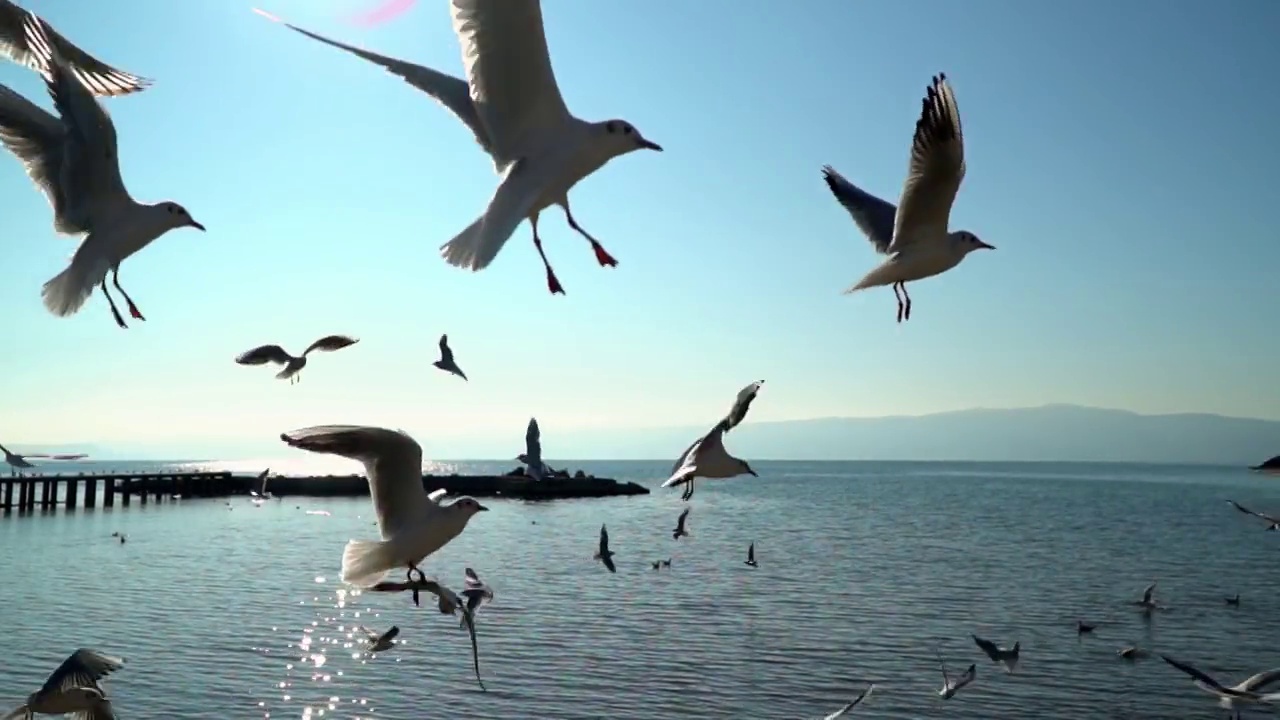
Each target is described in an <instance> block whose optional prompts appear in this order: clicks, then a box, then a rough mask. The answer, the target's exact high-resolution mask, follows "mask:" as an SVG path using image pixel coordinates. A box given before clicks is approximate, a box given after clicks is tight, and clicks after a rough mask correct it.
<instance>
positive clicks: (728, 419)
mask: <svg viewBox="0 0 1280 720" xmlns="http://www.w3.org/2000/svg"><path fill="white" fill-rule="evenodd" d="M763 385H764V381H763V380H757V381H755V382H753V383H751V384H750V385H748V386H746V387H744V388H742V389H741V390H739V391H738V397H737V398H736V399H735V400H734V401H733V407H731V408H729V414H728V415H725V416H724V419H723V420H721V421H720V423H721V424H722V425H724V431H725V432H729V431H730V430H732V429H734V428H736V427H738V423H740V422H742V420H743V418H745V417H746V416H747V411H748V410H750V409H751V401H753V400H755V399H756V395H757V394H759V392H760V388H761V387H762V386H763Z"/></svg>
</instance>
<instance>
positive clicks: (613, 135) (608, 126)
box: [599, 120, 662, 157]
mask: <svg viewBox="0 0 1280 720" xmlns="http://www.w3.org/2000/svg"><path fill="white" fill-rule="evenodd" d="M599 127H600V128H602V129H603V130H604V132H603V133H602V134H601V137H603V138H604V141H603V142H602V146H603V147H605V148H607V149H608V150H609V154H610V156H611V157H617V156H618V155H625V154H627V153H629V152H631V151H632V150H657V151H658V152H662V146H661V145H659V144H658V143H655V142H650V141H648V140H645V139H644V136H643V135H641V134H640V131H639V130H636V128H635V126H634V125H632V124H631V123H629V122H627V121H626V120H607V121H605V122H603V123H601V124H600V125H599Z"/></svg>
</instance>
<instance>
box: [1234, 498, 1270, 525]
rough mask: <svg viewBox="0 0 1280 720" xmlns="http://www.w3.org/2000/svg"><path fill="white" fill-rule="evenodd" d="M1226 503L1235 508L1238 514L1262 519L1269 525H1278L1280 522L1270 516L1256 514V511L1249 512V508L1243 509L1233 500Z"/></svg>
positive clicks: (1243, 507)
mask: <svg viewBox="0 0 1280 720" xmlns="http://www.w3.org/2000/svg"><path fill="white" fill-rule="evenodd" d="M1227 502H1229V503H1231V505H1232V506H1233V507H1235V509H1237V510H1239V511H1240V512H1242V513H1244V514H1246V515H1253V516H1255V517H1260V518H1262V519H1263V520H1266V521H1267V522H1270V523H1280V520H1277V519H1276V518H1273V517H1271V516H1270V515H1264V514H1263V513H1260V512H1258V511H1256V510H1250V509H1249V508H1247V507H1245V506H1243V505H1241V504H1240V503H1238V502H1236V501H1235V500H1228V501H1227Z"/></svg>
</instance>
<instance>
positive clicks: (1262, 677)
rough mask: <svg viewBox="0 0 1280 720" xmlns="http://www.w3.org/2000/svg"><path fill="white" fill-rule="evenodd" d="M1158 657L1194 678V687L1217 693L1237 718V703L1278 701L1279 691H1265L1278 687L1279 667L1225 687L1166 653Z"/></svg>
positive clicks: (1279, 679) (1248, 703) (1249, 703)
mask: <svg viewBox="0 0 1280 720" xmlns="http://www.w3.org/2000/svg"><path fill="white" fill-rule="evenodd" d="M1160 659H1161V660H1164V661H1165V662H1167V663H1169V664H1170V665H1172V666H1174V667H1176V668H1178V669H1179V670H1181V671H1182V672H1184V673H1186V674H1188V675H1190V676H1191V677H1192V678H1194V679H1195V684H1196V687H1198V688H1200V689H1201V690H1204V691H1205V692H1208V693H1213V694H1214V695H1217V696H1218V697H1219V698H1220V699H1221V705H1222V707H1225V708H1227V709H1228V710H1232V709H1234V710H1235V717H1237V718H1239V717H1240V716H1241V715H1240V709H1239V708H1237V707H1235V706H1236V705H1237V704H1240V705H1266V704H1272V703H1275V702H1277V701H1280V692H1270V693H1268V692H1266V691H1267V689H1268V688H1280V668H1277V669H1274V670H1266V671H1263V672H1260V673H1258V674H1257V675H1254V676H1252V677H1250V678H1247V679H1246V680H1244V681H1243V682H1241V683H1240V684H1239V685H1233V686H1231V687H1226V686H1224V685H1223V684H1222V683H1220V682H1218V681H1217V680H1214V679H1213V678H1211V677H1209V676H1208V675H1206V674H1204V673H1203V672H1200V671H1199V670H1197V669H1195V668H1194V667H1192V666H1190V665H1188V664H1186V663H1182V662H1178V661H1177V660H1174V659H1173V658H1171V657H1169V656H1167V655H1161V656H1160Z"/></svg>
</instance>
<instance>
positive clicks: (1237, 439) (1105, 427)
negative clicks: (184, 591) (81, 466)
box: [13, 405, 1280, 466]
mask: <svg viewBox="0 0 1280 720" xmlns="http://www.w3.org/2000/svg"><path fill="white" fill-rule="evenodd" d="M706 430H707V428H706V427H696V426H686V427H664V428H639V429H618V428H600V429H586V430H572V431H564V432H556V431H554V430H552V429H551V428H544V430H543V432H544V435H543V438H542V442H543V447H544V449H545V451H546V453H547V458H548V459H549V460H554V461H565V459H566V458H568V459H570V460H591V459H607V460H626V459H646V460H652V459H656V458H661V459H666V458H670V459H671V460H672V461H674V460H675V458H676V456H677V455H679V454H680V451H681V450H683V449H684V448H685V447H686V446H688V444H689V443H690V442H692V441H693V440H694V439H695V438H696V437H698V435H699V434H700V433H702V432H705V431H706ZM522 434H523V433H522V432H521V433H519V435H522ZM421 440H423V441H424V444H425V445H426V448H427V455H428V457H432V458H433V459H439V460H450V459H464V458H473V459H478V458H505V457H510V456H512V455H514V454H515V451H514V450H513V449H512V446H511V445H512V442H517V443H518V442H519V441H520V438H519V437H515V438H509V437H501V438H499V437H493V436H481V437H477V436H471V435H467V436H463V435H459V436H457V437H439V438H430V437H427V438H421ZM726 444H727V445H728V446H729V448H730V451H731V452H733V453H734V454H735V455H738V456H740V457H744V458H749V459H751V460H941V461H945V460H989V461H1001V460H1014V461H1018V460H1020V461H1054V460H1058V461H1097V462H1163V463H1204V464H1221V465H1237V466H1251V465H1257V464H1258V463H1261V462H1263V461H1265V460H1267V459H1268V458H1270V457H1272V456H1275V455H1277V454H1280V421H1274V420H1259V419H1252V418H1236V417H1226V416H1223V415H1210V414H1206V413H1181V414H1174V415H1140V414H1138V413H1134V412H1129V411H1127V410H1108V409H1104V408H1092V407H1082V406H1079V405H1045V406H1041V407H1034V408H1014V409H1003V410H999V409H973V410H959V411H955V412H944V413H935V414H932V415H915V416H895V417H876V418H814V419H811V420H788V421H781V422H757V421H753V420H752V419H751V417H750V416H748V417H747V420H746V421H745V422H743V423H742V424H741V425H739V426H738V427H737V428H736V429H734V431H733V432H732V433H731V434H730V436H729V437H728V438H726ZM102 445H103V444H90V445H76V444H68V445H39V446H31V445H21V446H16V447H15V448H13V449H16V450H20V451H21V452H84V453H88V454H89V455H90V457H91V458H100V459H143V458H155V459H176V458H205V459H239V458H249V457H274V456H278V455H280V454H281V453H280V448H279V446H278V443H273V442H253V441H250V442H240V443H237V442H229V441H227V442H223V441H217V442H209V441H202V440H195V439H193V442H192V443H191V444H186V443H177V442H174V443H165V445H164V446H158V445H154V444H150V443H146V442H145V441H140V442H136V443H127V444H114V443H113V444H112V446H111V448H110V450H105V449H104V448H103V447H102ZM436 449H439V450H442V451H443V452H440V454H439V455H433V454H432V451H433V450H436ZM513 464H514V461H513ZM553 464H554V463H553Z"/></svg>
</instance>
